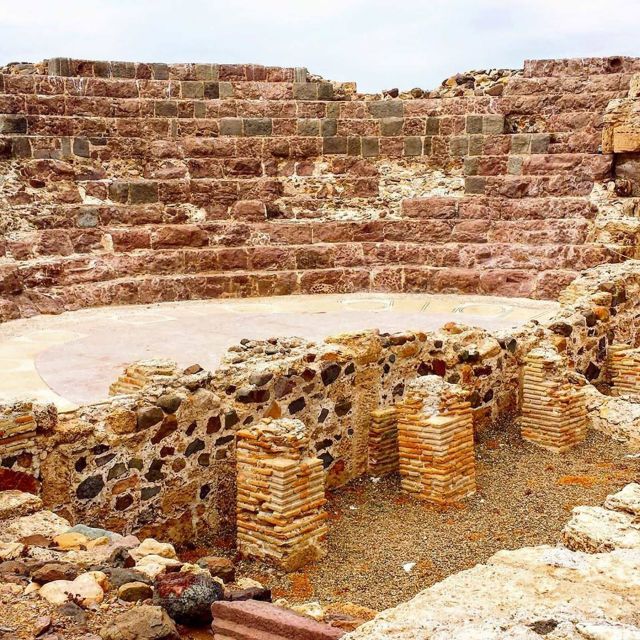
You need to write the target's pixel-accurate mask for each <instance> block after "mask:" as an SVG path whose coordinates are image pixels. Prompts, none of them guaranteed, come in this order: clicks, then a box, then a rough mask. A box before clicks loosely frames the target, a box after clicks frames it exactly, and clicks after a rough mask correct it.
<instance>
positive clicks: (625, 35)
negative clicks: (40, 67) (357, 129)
mask: <svg viewBox="0 0 640 640" xmlns="http://www.w3.org/2000/svg"><path fill="white" fill-rule="evenodd" d="M639 33H640V0H615V2H603V0H240V1H239V2H233V1H231V0H227V1H223V0H102V1H96V0H60V1H58V2H52V0H24V2H21V3H20V2H16V0H0V65H1V64H4V63H6V62H11V61H29V62H34V61H38V60H42V59H44V58H50V57H54V56H67V57H74V58H88V59H98V60H132V61H140V62H224V63H239V62H248V63H257V64H265V65H279V66H304V67H307V68H308V69H309V70H310V71H311V72H312V73H317V74H320V75H322V76H324V77H325V78H328V79H331V80H342V81H347V80H350V81H356V82H357V83H358V88H359V89H360V90H361V91H367V92H375V91H380V90H382V89H389V88H392V87H398V88H400V89H401V90H403V89H410V88H412V87H415V86H418V87H422V88H423V89H431V88H434V87H435V86H437V85H438V84H440V82H441V81H442V80H444V79H445V78H446V77H448V76H450V75H453V74H455V73H457V72H463V71H467V70H470V69H483V68H492V67H493V68H519V67H521V66H522V62H523V60H524V59H526V58H563V57H583V56H603V55H632V56H633V55H640V36H639V35H638V34H639Z"/></svg>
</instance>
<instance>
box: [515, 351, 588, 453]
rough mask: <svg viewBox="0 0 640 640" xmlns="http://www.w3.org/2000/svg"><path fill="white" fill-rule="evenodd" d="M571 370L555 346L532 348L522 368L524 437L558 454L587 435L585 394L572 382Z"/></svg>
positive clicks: (522, 425) (521, 422)
mask: <svg viewBox="0 0 640 640" xmlns="http://www.w3.org/2000/svg"><path fill="white" fill-rule="evenodd" d="M568 373H569V371H568V368H567V367H566V364H565V363H564V361H563V359H562V357H561V356H560V355H559V354H558V353H557V351H555V350H554V349H551V348H539V349H534V350H533V351H531V352H530V353H529V354H528V355H527V356H526V358H525V364H524V366H523V369H522V377H521V402H522V404H521V415H520V418H519V422H520V427H521V433H522V437H523V438H524V439H525V440H529V441H530V442H533V443H535V444H537V445H539V446H541V447H544V448H545V449H549V450H550V451H554V452H556V453H560V452H562V451H566V450H568V449H570V448H572V447H574V446H575V445H577V444H579V443H580V442H582V441H583V440H584V438H585V437H586V430H587V421H586V415H587V412H586V405H585V398H584V394H583V391H582V389H581V388H577V387H576V386H575V385H573V384H572V383H571V382H570V381H569V379H568Z"/></svg>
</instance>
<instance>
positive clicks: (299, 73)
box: [293, 67, 309, 83]
mask: <svg viewBox="0 0 640 640" xmlns="http://www.w3.org/2000/svg"><path fill="white" fill-rule="evenodd" d="M308 76H309V71H308V70H307V68H306V67H296V68H295V69H294V70H293V81H294V82H297V83H306V82H307V77H308Z"/></svg>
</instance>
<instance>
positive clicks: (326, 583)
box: [0, 425, 640, 640]
mask: <svg viewBox="0 0 640 640" xmlns="http://www.w3.org/2000/svg"><path fill="white" fill-rule="evenodd" d="M476 460H477V479H478V493H477V494H476V495H475V496H474V497H472V498H470V499H468V500H466V501H465V502H464V503H462V504H459V505H454V506H451V507H447V508H436V507H433V506H431V505H429V504H427V503H425V502H422V501H419V500H415V499H413V498H411V497H410V496H408V495H407V494H405V493H403V492H401V491H400V487H399V478H398V477H397V476H391V477H388V478H384V479H382V480H380V481H378V482H374V481H373V480H372V479H371V478H362V479H359V480H356V481H354V482H352V483H351V484H349V485H348V486H347V487H343V488H342V489H339V490H338V491H336V492H334V493H333V494H332V495H330V499H329V504H328V512H329V514H330V529H329V531H330V533H329V541H328V546H329V553H328V555H327V557H326V558H325V559H324V560H323V561H321V562H318V563H316V564H313V565H310V566H309V567H306V568H305V569H304V570H302V571H299V572H297V573H293V574H289V575H285V574H283V573H281V572H278V571H276V570H274V569H273V568H270V567H268V566H266V565H264V564H263V563H258V562H251V561H243V562H241V563H239V565H238V569H239V575H241V576H248V577H252V578H255V579H257V580H260V581H261V582H263V583H264V584H265V585H267V586H269V587H271V588H272V589H273V594H274V599H275V598H281V597H283V598H286V599H287V600H288V601H289V602H290V603H292V604H293V603H299V602H308V601H310V600H319V601H320V602H322V603H324V604H326V603H329V602H336V601H338V602H354V603H356V604H359V605H363V606H366V607H370V608H372V609H378V610H381V609H386V608H388V607H393V606H395V605H397V604H399V603H400V602H403V601H406V600H408V599H409V598H411V597H413V596H414V595H415V594H416V593H418V592H419V591H421V590H422V589H424V588H426V587H428V586H430V585H432V584H434V583H435V582H438V581H440V580H442V579H443V578H446V577H447V576H449V575H451V574H452V573H455V572H457V571H462V570H464V569H468V568H469V567H472V566H473V565H475V564H477V563H479V562H483V561H485V560H486V559H487V558H489V557H490V556H491V555H492V554H494V553H495V552H496V551H499V550H500V549H514V548H518V547H523V546H532V545H539V544H555V543H557V542H558V541H559V539H560V532H561V530H562V528H563V527H564V525H565V523H566V522H567V520H568V519H569V517H570V514H571V509H572V508H573V507H574V506H576V505H582V504H587V505H598V504H601V503H602V501H603V500H604V498H605V497H606V496H607V495H608V494H609V493H612V492H614V491H617V490H618V489H620V488H621V487H622V486H623V485H624V484H626V483H628V482H631V481H634V480H636V481H637V480H638V479H639V476H640V473H639V471H640V458H634V457H632V456H630V455H629V453H628V450H627V448H626V447H625V446H624V445H621V444H618V443H615V442H613V441H611V440H610V439H608V438H605V437H603V436H601V435H599V434H596V433H594V432H590V434H589V437H588V439H587V441H586V442H585V443H583V444H582V445H580V446H579V447H576V448H575V449H573V450H572V451H570V452H569V453H566V454H563V455H556V454H552V453H548V452H546V451H544V450H543V449H540V448H538V447H536V446H535V445H531V444H528V443H526V442H523V441H522V440H521V439H520V437H519V435H518V433H517V430H516V429H515V428H514V427H513V426H512V425H506V426H505V427H502V428H501V429H500V430H499V431H498V430H497V431H492V432H486V433H485V434H483V436H482V438H481V441H480V443H479V444H478V445H477V447H476ZM205 553H219V554H221V555H227V556H229V557H233V553H234V552H233V551H232V550H230V549H206V550H205V549H198V551H197V552H196V555H197V556H200V555H204V554H205ZM183 555H186V554H183ZM183 559H184V560H187V559H189V558H186V557H183ZM407 563H415V565H414V566H413V567H412V568H411V570H410V571H406V570H405V569H403V565H406V564H407ZM125 608H127V605H123V604H121V603H118V602H117V601H116V602H114V598H113V597H110V598H109V602H108V603H107V602H105V603H103V605H102V606H100V607H99V608H98V609H97V610H96V611H95V612H89V614H88V620H87V624H86V626H85V625H79V624H75V623H73V621H72V620H70V619H60V617H59V616H58V615H56V613H57V612H56V611H55V607H52V606H50V605H48V604H47V603H45V602H43V601H42V600H41V599H39V598H38V597H37V596H31V597H29V598H26V597H18V598H16V597H15V596H10V595H9V594H8V593H7V592H4V593H3V590H2V589H0V621H1V622H0V640H5V638H6V639H7V640H8V639H9V638H10V639H11V640H22V639H24V640H32V638H33V633H32V631H31V629H32V628H33V624H34V623H35V620H36V618H37V617H39V616H46V615H51V617H52V618H53V619H54V628H53V632H54V634H56V633H57V634H58V638H60V639H61V638H62V637H64V640H81V639H82V638H84V637H85V634H87V633H97V632H98V630H99V629H100V627H101V626H102V625H103V624H104V623H105V622H106V621H107V620H108V619H110V618H112V617H113V616H114V615H115V614H116V613H117V612H118V611H122V610H124V609H125ZM3 630H4V632H3ZM182 637H183V638H184V639H185V640H205V639H207V638H211V637H212V634H210V632H207V630H201V631H193V630H186V629H183V630H182Z"/></svg>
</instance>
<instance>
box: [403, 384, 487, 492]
mask: <svg viewBox="0 0 640 640" xmlns="http://www.w3.org/2000/svg"><path fill="white" fill-rule="evenodd" d="M397 416H398V442H399V452H400V475H401V478H402V480H401V484H402V488H403V489H404V490H405V491H409V492H410V493H414V494H416V495H417V496H418V497H420V498H424V499H425V500H428V501H430V502H435V503H439V504H444V503H447V502H452V501H456V500H460V499H462V498H465V497H466V496H469V495H471V494H473V493H475V490H476V482H475V460H474V448H473V418H472V411H471V405H470V403H469V402H467V400H466V399H465V393H464V391H463V390H462V389H461V388H460V387H459V386H457V385H452V384H448V383H446V382H444V381H443V380H442V378H440V377H438V376H423V377H421V378H417V379H416V380H414V381H412V382H411V383H409V384H408V385H407V391H406V395H405V399H404V401H403V402H401V403H398V405H397Z"/></svg>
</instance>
